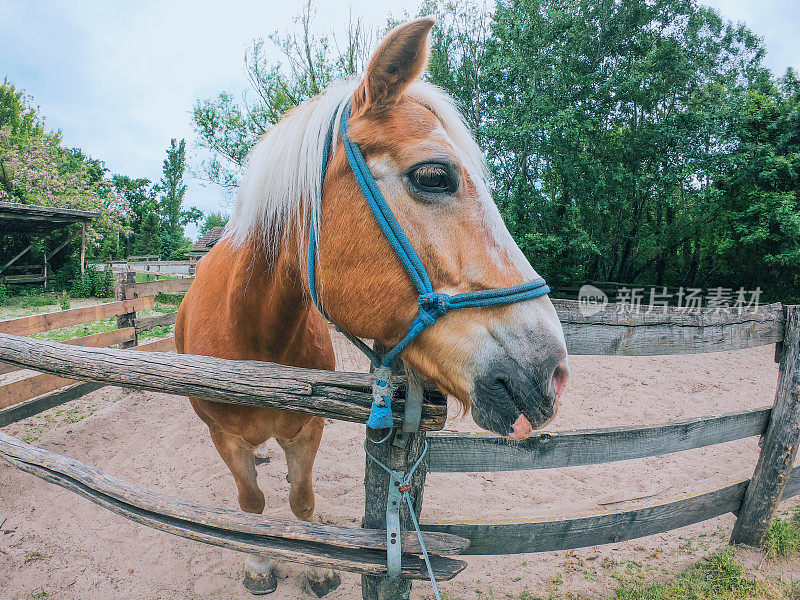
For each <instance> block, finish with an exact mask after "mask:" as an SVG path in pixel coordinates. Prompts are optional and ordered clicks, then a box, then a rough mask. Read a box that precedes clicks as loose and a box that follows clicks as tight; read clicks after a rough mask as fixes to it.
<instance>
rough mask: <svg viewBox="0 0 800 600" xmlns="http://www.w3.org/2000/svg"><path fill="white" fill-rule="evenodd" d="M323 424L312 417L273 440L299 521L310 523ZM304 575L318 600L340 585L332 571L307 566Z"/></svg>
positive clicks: (317, 418)
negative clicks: (291, 434) (283, 460)
mask: <svg viewBox="0 0 800 600" xmlns="http://www.w3.org/2000/svg"><path fill="white" fill-rule="evenodd" d="M324 425H325V420H324V419H323V418H321V417H315V418H314V419H312V420H311V421H309V422H308V423H307V424H306V425H305V426H304V427H303V429H301V430H300V433H298V434H297V435H296V436H295V437H293V438H291V439H281V438H277V440H278V443H279V444H280V445H281V447H282V448H283V451H284V452H285V453H286V465H287V467H288V474H287V478H288V479H289V506H290V507H291V509H292V512H293V513H294V514H295V516H296V517H297V518H298V519H301V520H303V521H313V520H314V485H313V481H312V476H311V471H312V468H313V466H314V458H315V457H316V455H317V450H318V449H319V443H320V440H322V428H323V426H324ZM305 575H306V584H307V586H308V587H309V588H310V589H311V591H313V592H314V593H315V594H316V595H317V596H318V597H320V598H321V597H322V596H324V595H325V594H327V593H328V592H331V591H333V590H335V589H336V588H337V587H339V584H340V583H341V582H342V580H341V578H340V577H339V574H338V573H337V572H336V571H334V570H333V569H322V568H318V567H308V568H307V569H306V573H305Z"/></svg>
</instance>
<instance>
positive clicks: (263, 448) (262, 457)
mask: <svg viewBox="0 0 800 600" xmlns="http://www.w3.org/2000/svg"><path fill="white" fill-rule="evenodd" d="M253 456H254V457H255V461H256V464H257V465H264V464H266V463H268V462H269V461H270V459H271V458H272V457H271V454H270V451H269V448H267V445H266V444H261V445H260V446H258V447H257V448H256V449H255V450H254V451H253Z"/></svg>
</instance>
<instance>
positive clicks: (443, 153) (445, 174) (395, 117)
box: [312, 18, 569, 439]
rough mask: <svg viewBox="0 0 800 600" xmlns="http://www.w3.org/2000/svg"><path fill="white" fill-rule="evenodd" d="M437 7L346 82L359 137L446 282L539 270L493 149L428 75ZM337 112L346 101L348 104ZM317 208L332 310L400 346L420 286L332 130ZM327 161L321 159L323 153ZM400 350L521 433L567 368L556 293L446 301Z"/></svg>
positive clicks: (489, 419) (547, 408)
mask: <svg viewBox="0 0 800 600" xmlns="http://www.w3.org/2000/svg"><path fill="white" fill-rule="evenodd" d="M432 26H433V20H432V19H428V18H422V19H418V20H415V21H411V22H409V23H406V24H404V25H401V26H399V27H397V28H396V29H394V30H393V31H391V32H390V33H389V34H388V35H387V37H386V38H385V39H384V40H383V41H382V43H381V44H380V46H379V47H378V49H377V50H376V51H375V54H374V55H373V57H372V58H371V61H370V63H369V65H368V67H367V70H366V73H365V75H364V78H363V80H361V81H360V82H358V83H357V84H356V86H355V88H354V89H353V88H352V87H351V88H350V91H349V92H348V93H349V94H351V95H350V96H349V98H346V99H347V100H349V107H350V116H349V119H348V120H347V121H346V123H347V125H348V132H349V138H350V139H351V140H352V141H353V142H354V143H355V144H356V145H357V146H358V148H359V149H360V151H361V154H362V155H363V157H364V159H365V162H366V165H367V166H368V168H369V172H370V173H371V176H372V177H373V178H374V181H375V182H376V184H377V187H378V188H379V190H380V192H381V194H382V196H383V197H384V198H385V200H386V202H387V204H388V205H389V207H390V208H391V211H392V213H393V214H394V216H395V217H396V219H397V222H398V223H399V225H400V227H401V228H402V230H403V232H404V233H405V235H406V237H407V238H408V240H409V241H410V243H411V245H412V246H413V249H414V250H415V252H416V255H417V256H418V257H419V259H420V261H421V262H422V264H423V265H424V267H425V269H426V270H427V273H428V274H429V277H430V283H431V286H432V288H433V290H434V291H435V292H437V293H441V294H447V295H456V294H460V293H464V292H474V291H481V290H493V289H497V288H508V287H511V286H516V285H520V284H523V283H526V282H530V281H534V280H536V279H538V278H539V276H538V274H537V273H536V271H535V270H534V269H533V267H532V266H531V264H530V263H529V262H528V260H527V259H526V258H525V256H524V255H523V253H522V251H521V250H520V249H519V247H518V246H517V244H516V243H515V242H514V240H513V239H512V237H511V235H510V233H509V232H508V229H507V228H506V226H505V224H504V223H503V221H502V219H501V216H500V212H499V211H498V209H497V207H496V205H495V204H494V202H493V200H492V196H491V193H490V191H489V187H488V184H487V180H486V167H485V163H484V159H483V154H482V152H481V150H480V149H479V147H478V145H477V143H476V142H475V140H474V138H473V137H472V135H471V134H470V132H469V130H468V128H467V127H466V125H465V124H464V121H463V118H462V117H461V116H460V114H459V113H458V111H457V110H456V108H455V107H454V104H453V102H452V100H451V99H450V98H449V97H447V95H446V94H445V93H444V92H442V91H441V90H439V89H438V88H436V87H435V86H433V85H430V84H428V83H425V82H423V81H422V80H421V75H422V72H423V70H424V69H425V66H426V63H427V56H428V35H429V32H430V29H431V27H432ZM336 110H337V111H338V112H334V114H335V115H339V116H340V115H341V111H342V108H341V107H338V109H336ZM333 140H334V143H333V145H332V151H331V158H330V160H329V163H328V165H327V171H326V174H325V179H324V184H322V189H321V202H320V204H319V208H318V210H319V212H318V215H316V216H315V217H312V218H316V219H317V221H316V222H317V223H318V226H317V227H318V234H317V240H316V242H317V257H318V259H317V260H318V263H317V264H318V267H317V270H316V284H317V287H318V290H319V296H320V301H321V303H322V306H323V308H324V310H325V312H326V313H327V315H328V316H329V317H330V318H331V319H332V320H333V321H334V322H335V323H336V324H337V325H338V326H339V327H340V328H342V329H343V330H345V331H347V332H349V333H350V334H352V335H355V336H358V337H362V338H371V339H375V340H377V341H379V342H380V343H381V344H383V345H384V346H385V347H393V346H395V345H396V344H397V343H398V342H400V340H401V339H402V338H403V336H404V335H405V334H406V332H407V331H408V328H409V324H410V323H411V322H412V321H414V319H415V318H416V317H417V315H418V311H419V309H420V293H419V290H418V289H417V288H416V287H415V285H414V284H413V282H412V280H411V279H410V278H409V274H408V272H407V271H406V269H405V268H404V267H403V264H402V263H401V261H400V259H399V258H398V255H397V254H396V252H395V249H393V248H392V246H391V245H390V242H389V241H388V240H387V237H386V236H385V235H384V233H383V231H382V230H381V228H380V227H379V225H378V223H377V221H376V218H375V215H374V214H373V213H372V212H371V211H370V209H369V207H368V205H367V203H366V201H365V198H364V196H363V195H362V192H361V189H360V187H359V185H358V182H357V180H356V178H355V176H354V173H353V169H352V167H351V165H350V164H349V162H348V159H347V156H346V153H345V152H344V147H343V142H342V139H341V138H339V137H336V136H335V137H334V138H333ZM323 168H324V167H323ZM401 356H402V359H403V360H404V361H405V362H406V363H407V364H408V365H410V366H411V367H413V368H414V369H415V370H416V371H418V372H419V373H420V374H421V375H422V376H423V377H424V378H425V379H426V380H428V381H429V382H431V383H433V384H435V385H437V386H438V387H439V388H440V389H441V390H442V391H443V392H445V393H447V394H448V395H451V396H453V397H455V398H457V399H458V400H459V401H460V402H461V404H462V405H463V406H464V408H465V409H466V408H470V407H471V409H472V413H473V417H474V419H475V422H476V423H477V424H478V425H480V426H481V427H483V428H485V429H489V430H491V431H494V432H496V433H498V434H501V435H505V436H508V437H509V438H510V439H524V438H525V437H527V436H528V435H530V434H531V432H532V429H533V428H534V427H541V426H543V425H544V424H546V423H547V422H549V421H550V420H551V419H552V418H553V416H554V415H555V413H556V411H557V408H558V399H559V396H560V395H561V392H562V391H563V389H564V387H565V385H566V381H567V377H568V373H569V368H568V362H567V351H566V346H565V343H564V335H563V332H562V329H561V323H560V322H559V319H558V316H557V315H556V311H555V309H554V308H553V304H552V303H551V301H550V299H549V298H548V297H547V296H541V297H538V298H532V299H528V300H524V301H521V302H517V303H514V304H506V305H501V306H482V307H473V308H465V309H463V310H455V311H451V312H448V313H447V314H443V315H441V316H440V318H438V319H437V320H436V322H435V324H433V325H432V326H430V327H428V328H426V329H425V330H424V331H422V332H421V333H420V334H419V335H418V336H417V337H416V338H415V339H414V340H413V341H412V342H411V343H410V345H408V346H407V347H406V348H405V350H403V352H402V355H401Z"/></svg>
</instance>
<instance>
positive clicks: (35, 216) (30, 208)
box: [0, 202, 100, 235]
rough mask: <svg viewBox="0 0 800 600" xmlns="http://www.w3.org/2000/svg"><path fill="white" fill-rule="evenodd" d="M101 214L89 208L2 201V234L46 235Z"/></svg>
mask: <svg viewBox="0 0 800 600" xmlns="http://www.w3.org/2000/svg"><path fill="white" fill-rule="evenodd" d="M99 215H100V213H98V212H93V211H88V210H73V209H70V208H53V207H51V206H34V205H32V204H18V203H16V202H0V234H26V235H45V234H48V233H51V232H53V231H55V230H57V229H62V228H64V227H66V226H67V225H72V224H73V223H88V222H89V221H91V220H92V219H95V218H97V217H98V216H99Z"/></svg>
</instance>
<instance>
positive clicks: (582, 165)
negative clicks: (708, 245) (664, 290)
mask: <svg viewBox="0 0 800 600" xmlns="http://www.w3.org/2000/svg"><path fill="white" fill-rule="evenodd" d="M448 6H453V5H452V4H450V5H444V8H445V9H447V7H448ZM437 10H440V11H441V10H443V9H442V8H438V9H437ZM462 13H463V11H462ZM464 14H466V13H463V14H460V15H458V16H457V17H456V18H455V22H456V24H457V25H458V26H451V25H448V21H447V20H446V19H445V20H444V21H443V22H444V25H445V31H442V32H439V33H437V34H436V38H435V40H436V41H435V44H434V49H433V51H434V56H433V59H432V65H434V69H433V70H432V78H433V80H434V82H435V83H438V84H439V85H442V86H443V87H445V88H446V89H448V91H450V92H451V93H453V94H454V95H455V96H456V97H457V98H459V99H461V102H462V104H465V103H466V102H467V101H472V102H473V105H472V106H469V105H467V106H466V107H465V108H466V111H467V114H468V116H469V117H470V121H471V122H472V124H473V127H475V128H476V130H477V132H478V138H479V139H480V140H481V142H482V145H483V146H484V148H485V149H486V151H487V154H488V159H489V164H490V167H491V170H492V174H493V190H494V193H495V197H496V199H497V201H498V204H499V205H500V207H501V210H502V212H503V213H504V216H505V219H506V222H507V223H508V224H509V228H510V229H511V232H512V234H513V235H514V237H515V238H516V240H517V241H518V243H519V244H520V246H521V247H522V249H523V251H524V252H525V253H526V254H527V255H528V256H529V257H531V258H532V259H535V262H536V264H537V266H540V267H541V269H542V270H543V271H544V272H545V273H546V274H547V275H548V277H549V278H551V279H553V281H554V283H556V284H558V283H568V282H573V281H581V280H586V279H593V280H598V279H599V280H606V281H608V280H616V281H625V282H630V281H636V280H644V281H647V282H651V283H667V282H669V283H680V284H688V283H694V282H697V281H704V280H705V279H706V278H707V276H708V275H709V272H710V271H709V269H708V268H707V266H708V265H707V263H706V262H704V257H703V255H702V253H703V248H704V245H703V235H704V233H705V232H706V231H708V229H709V228H710V226H711V223H712V222H713V221H714V219H716V218H718V216H719V212H720V205H719V203H718V199H719V191H718V190H717V189H716V188H715V187H714V186H713V182H714V180H715V177H716V175H717V174H718V173H719V169H720V168H721V165H722V164H724V161H725V154H726V150H727V149H728V148H729V145H730V144H731V143H735V132H732V131H731V128H730V123H731V112H732V111H734V110H735V107H736V106H737V105H738V103H739V102H740V101H741V99H742V98H743V97H744V94H745V91H746V88H747V86H748V85H749V84H751V83H752V82H754V81H758V80H760V79H763V78H764V77H765V70H764V69H763V68H762V67H761V64H760V60H761V56H762V54H763V48H762V47H761V45H760V43H759V41H758V39H757V38H756V37H755V36H753V35H752V33H750V32H749V31H748V30H747V29H746V28H744V27H743V26H734V25H731V24H728V23H724V22H723V21H722V19H721V18H720V17H719V15H718V14H717V13H716V12H714V11H713V10H711V9H706V8H703V7H700V6H698V5H697V4H696V3H694V2H693V1H686V0H654V1H652V2H645V1H643V0H633V1H631V2H621V3H620V2H615V1H613V0H600V1H595V0H503V1H501V2H499V3H498V4H497V7H496V11H495V14H494V15H493V17H492V22H491V25H490V28H491V29H490V35H489V36H488V37H486V38H485V39H486V42H485V44H484V43H482V42H481V40H482V39H484V37H485V36H486V33H485V24H484V23H485V18H484V17H483V15H481V14H480V13H479V12H475V11H473V13H472V16H470V15H469V14H466V17H465V16H464ZM464 18H466V19H467V21H466V24H464V23H462V22H459V19H462V20H463V19H464ZM470 22H471V23H472V25H470ZM480 47H485V52H481V51H479V48H480ZM453 49H455V51H453ZM474 63H478V64H474ZM703 265H705V266H703ZM701 266H703V268H704V271H703V272H700V271H701Z"/></svg>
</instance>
